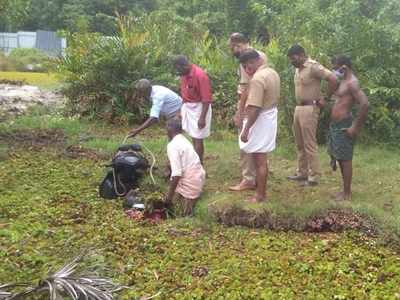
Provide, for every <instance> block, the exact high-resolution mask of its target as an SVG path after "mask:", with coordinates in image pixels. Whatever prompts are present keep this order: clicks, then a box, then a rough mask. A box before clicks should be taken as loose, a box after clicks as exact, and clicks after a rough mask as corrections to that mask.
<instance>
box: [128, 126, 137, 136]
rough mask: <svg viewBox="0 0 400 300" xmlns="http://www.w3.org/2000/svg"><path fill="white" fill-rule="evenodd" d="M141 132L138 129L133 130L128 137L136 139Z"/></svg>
mask: <svg viewBox="0 0 400 300" xmlns="http://www.w3.org/2000/svg"><path fill="white" fill-rule="evenodd" d="M139 132H140V131H139V130H138V129H136V128H135V129H132V130H131V131H130V132H129V134H128V137H135V136H136V135H137V134H138V133H139Z"/></svg>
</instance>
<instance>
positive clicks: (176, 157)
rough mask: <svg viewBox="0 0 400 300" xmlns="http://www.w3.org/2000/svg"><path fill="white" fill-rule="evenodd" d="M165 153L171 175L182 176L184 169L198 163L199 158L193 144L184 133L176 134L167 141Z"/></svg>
mask: <svg viewBox="0 0 400 300" xmlns="http://www.w3.org/2000/svg"><path fill="white" fill-rule="evenodd" d="M167 154H168V159H169V163H170V165H171V177H174V176H183V175H184V173H185V171H186V170H187V169H189V168H191V167H193V166H195V165H197V164H198V165H200V166H201V163H200V158H199V156H198V155H197V153H196V151H195V150H194V148H193V145H192V144H191V143H190V142H189V141H188V139H187V138H185V136H184V135H182V134H178V135H176V136H174V138H173V139H172V140H171V141H170V142H169V143H168V146H167Z"/></svg>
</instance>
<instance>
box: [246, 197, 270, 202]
mask: <svg viewBox="0 0 400 300" xmlns="http://www.w3.org/2000/svg"><path fill="white" fill-rule="evenodd" d="M246 201H247V202H250V203H260V202H266V201H267V199H266V198H261V197H258V196H253V197H250V198H249V199H247V200H246Z"/></svg>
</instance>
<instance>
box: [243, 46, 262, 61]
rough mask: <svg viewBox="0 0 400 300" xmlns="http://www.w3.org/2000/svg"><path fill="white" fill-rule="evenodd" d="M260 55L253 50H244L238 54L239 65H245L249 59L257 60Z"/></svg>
mask: <svg viewBox="0 0 400 300" xmlns="http://www.w3.org/2000/svg"><path fill="white" fill-rule="evenodd" d="M259 58H260V54H259V53H258V52H257V51H256V50H254V49H246V50H244V51H243V52H242V54H240V56H239V61H240V63H241V64H245V63H246V62H248V61H249V60H251V59H259Z"/></svg>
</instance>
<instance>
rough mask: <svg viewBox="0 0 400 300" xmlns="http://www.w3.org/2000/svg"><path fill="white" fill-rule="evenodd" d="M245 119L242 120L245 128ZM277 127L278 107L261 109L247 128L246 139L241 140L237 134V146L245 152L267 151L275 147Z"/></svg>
mask: <svg viewBox="0 0 400 300" xmlns="http://www.w3.org/2000/svg"><path fill="white" fill-rule="evenodd" d="M246 123H247V119H244V121H243V129H244V128H245V126H246ZM277 129H278V109H277V108H276V107H274V108H272V109H270V110H264V111H261V112H260V114H259V115H258V117H257V120H256V121H255V122H254V124H253V126H252V127H251V128H250V130H249V136H248V141H247V142H246V143H244V142H242V140H241V139H240V137H241V135H242V132H243V130H242V132H241V133H240V135H239V147H240V150H243V151H244V152H246V153H268V152H272V151H273V150H274V149H275V147H276V135H277V131H278V130H277Z"/></svg>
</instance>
